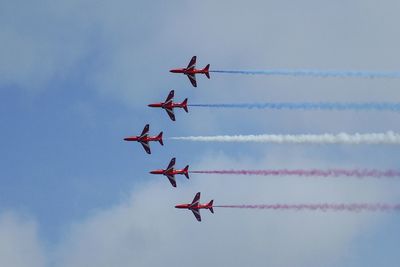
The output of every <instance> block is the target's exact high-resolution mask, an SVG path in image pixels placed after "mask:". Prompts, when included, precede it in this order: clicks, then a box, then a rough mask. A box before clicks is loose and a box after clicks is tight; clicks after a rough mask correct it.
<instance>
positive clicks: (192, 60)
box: [186, 56, 196, 70]
mask: <svg viewBox="0 0 400 267" xmlns="http://www.w3.org/2000/svg"><path fill="white" fill-rule="evenodd" d="M195 67H196V56H194V57H192V59H191V60H190V62H189V65H188V66H187V68H186V69H187V70H192V69H194V68H195Z"/></svg>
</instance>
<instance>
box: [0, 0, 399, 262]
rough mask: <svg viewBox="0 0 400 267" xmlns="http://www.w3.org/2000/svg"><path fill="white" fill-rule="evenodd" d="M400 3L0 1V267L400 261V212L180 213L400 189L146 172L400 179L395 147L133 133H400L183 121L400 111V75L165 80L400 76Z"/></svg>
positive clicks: (375, 195) (331, 119)
mask: <svg viewBox="0 0 400 267" xmlns="http://www.w3.org/2000/svg"><path fill="white" fill-rule="evenodd" d="M399 8H400V3H399V2H398V1H394V0H392V1H390V0H387V1H372V0H363V1H362V0H353V1H316V0H306V1H288V0H283V1H261V0H260V1H228V0H220V1H211V0H204V1H176V0H171V1H155V2H154V1H127V0H116V1H94V0H84V1H80V0H68V1H67V0H65V1H51V0H38V1H24V0H0V25H1V28H0V58H1V61H0V104H1V105H0V124H1V135H0V136H1V138H0V236H1V238H0V266H9V267H20V266H21V267H22V266H30V267H53V266H57V267H58V266H61V267H70V266H71V267H72V266H73V267H81V266H82V267H83V266H97V267H103V266H104V267H105V266H173V265H175V266H185V265H190V266H214V265H217V266H245V265H247V266H300V267H301V266H378V265H379V266H389V267H390V266H398V262H399V254H398V247H399V246H400V231H399V229H398V225H399V223H400V215H399V214H397V213H390V212H389V213H334V212H333V213H318V212H286V211H285V212H283V211H262V210H258V211H255V210H231V209H229V210H228V209H227V210H224V209H216V212H215V214H210V213H209V212H208V211H203V212H202V216H203V222H202V223H198V222H197V221H195V219H194V217H193V216H192V214H190V212H188V211H184V210H177V209H174V208H173V206H174V205H175V204H177V203H184V202H188V201H191V199H192V198H193V196H194V194H195V193H196V192H198V191H201V192H202V199H203V201H204V202H205V201H208V200H210V199H214V200H215V203H216V204H242V203H249V204H254V203H320V202H335V203H336V202H337V203H352V202H384V203H398V202H400V193H399V191H398V190H397V188H398V186H399V185H400V181H397V180H396V179H392V180H377V179H375V180H373V179H363V180H360V179H344V178H343V179H341V178H336V179H321V178H296V177H280V178H278V177H268V178H265V177H250V178H249V177H243V176H242V177H237V176H212V175H208V176H206V175H200V174H196V175H195V174H193V175H192V176H191V179H190V180H186V179H185V178H182V177H177V183H178V188H172V187H171V186H170V185H169V183H168V181H167V180H166V179H165V178H164V177H155V176H152V175H149V174H148V171H149V170H151V169H155V168H160V167H165V166H166V165H167V163H168V161H169V160H170V158H171V157H173V156H175V157H177V167H181V166H182V167H183V166H185V165H186V164H189V165H190V166H191V168H192V169H197V170H198V169H222V168H225V169H234V168H242V169H252V168H253V169H264V168H377V169H386V168H391V169H396V168H399V167H400V166H399V162H398V159H399V157H400V152H399V150H398V148H397V147H393V146H388V145H371V146H368V145H363V146H349V145H268V144H257V145H255V144H218V143H213V144H206V143H200V144H196V143H186V142H182V141H173V140H165V146H164V147H161V146H159V145H158V144H152V150H153V154H152V155H146V154H145V153H144V151H142V148H141V147H140V146H139V145H138V144H134V143H126V142H123V141H122V139H123V137H125V136H127V135H133V134H138V133H139V132H140V131H141V130H142V128H143V126H144V125H145V124H146V123H150V125H151V133H158V132H159V131H161V130H163V131H164V134H165V136H166V137H171V136H185V135H219V134H261V133H275V134H281V133H282V134H289V133H290V134H297V133H312V134H319V133H339V132H349V133H356V132H360V133H367V132H385V131H388V130H393V131H395V132H399V131H400V126H399V124H398V121H399V116H400V115H399V114H397V113H390V112H371V111H370V112H350V111H348V112H338V111H336V112H335V111H331V112H327V111H313V112H310V111H301V112H294V111H267V110H218V111H215V110H209V109H199V108H197V109H196V108H192V109H191V110H190V112H189V114H186V113H184V112H182V111H181V110H177V113H176V116H177V121H176V122H175V123H173V122H171V121H170V120H169V119H168V117H167V115H166V114H165V113H164V112H162V111H160V110H156V109H150V108H148V107H147V106H146V105H147V104H148V103H150V102H157V101H161V100H163V99H164V98H165V97H166V95H167V94H168V92H169V90H171V89H175V95H176V100H178V101H180V100H182V99H184V98H186V97H188V98H189V102H191V103H222V102H231V103H240V102H267V101H353V102H366V101H392V102H400V93H399V91H398V90H399V85H400V80H399V79H356V78H312V77H269V76H245V75H243V76H240V75H225V74H213V73H212V74H211V76H212V77H211V79H210V80H207V79H206V78H205V77H201V76H199V77H198V85H199V86H198V87H197V88H193V87H191V85H190V83H189V81H188V80H187V78H186V77H184V76H182V75H174V74H171V73H169V72H168V70H169V69H171V68H175V67H181V66H182V67H183V66H185V65H186V64H187V63H188V61H189V59H190V57H191V56H193V55H197V56H198V65H199V67H203V66H205V65H206V64H208V63H210V64H211V68H215V69H217V68H218V69H223V68H226V69H271V68H288V69H301V68H307V69H321V70H342V69H343V70H369V71H397V70H399V69H400V65H399V58H398V57H397V56H396V55H397V54H398V51H399V47H400V37H399V36H400V28H399V27H398V25H399V24H400V18H399V16H398V10H399Z"/></svg>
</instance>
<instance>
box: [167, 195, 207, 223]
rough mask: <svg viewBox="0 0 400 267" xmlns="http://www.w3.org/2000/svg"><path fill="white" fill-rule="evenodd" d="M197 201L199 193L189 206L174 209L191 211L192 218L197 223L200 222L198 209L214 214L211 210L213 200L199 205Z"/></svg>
mask: <svg viewBox="0 0 400 267" xmlns="http://www.w3.org/2000/svg"><path fill="white" fill-rule="evenodd" d="M199 201H200V192H198V193H197V194H196V196H195V197H194V199H193V201H192V203H191V204H180V205H176V206H175V208H177V209H189V210H191V211H192V212H193V214H194V217H196V219H197V220H198V221H199V222H201V216H200V209H209V210H210V211H211V213H214V210H213V202H214V200H211V201H210V202H208V203H207V204H200V203H199Z"/></svg>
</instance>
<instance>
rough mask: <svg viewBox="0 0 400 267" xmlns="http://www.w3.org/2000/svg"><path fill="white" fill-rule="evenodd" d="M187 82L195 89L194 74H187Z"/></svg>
mask: <svg viewBox="0 0 400 267" xmlns="http://www.w3.org/2000/svg"><path fill="white" fill-rule="evenodd" d="M187 76H188V78H189V81H190V82H191V83H192V85H193V87H197V82H196V75H195V74H187Z"/></svg>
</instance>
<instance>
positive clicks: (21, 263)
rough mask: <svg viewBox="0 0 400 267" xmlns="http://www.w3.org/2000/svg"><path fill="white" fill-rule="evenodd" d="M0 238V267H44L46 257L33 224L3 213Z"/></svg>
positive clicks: (0, 221)
mask: <svg viewBox="0 0 400 267" xmlns="http://www.w3.org/2000/svg"><path fill="white" fill-rule="evenodd" d="M0 237H1V238H0V266H9V267H28V266H29V267H44V266H46V255H45V253H44V249H43V247H42V244H41V243H40V240H39V236H38V231H37V226H36V224H35V222H33V221H31V220H29V219H26V218H22V217H19V216H17V215H15V214H13V213H7V212H6V213H3V214H1V215H0Z"/></svg>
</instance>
